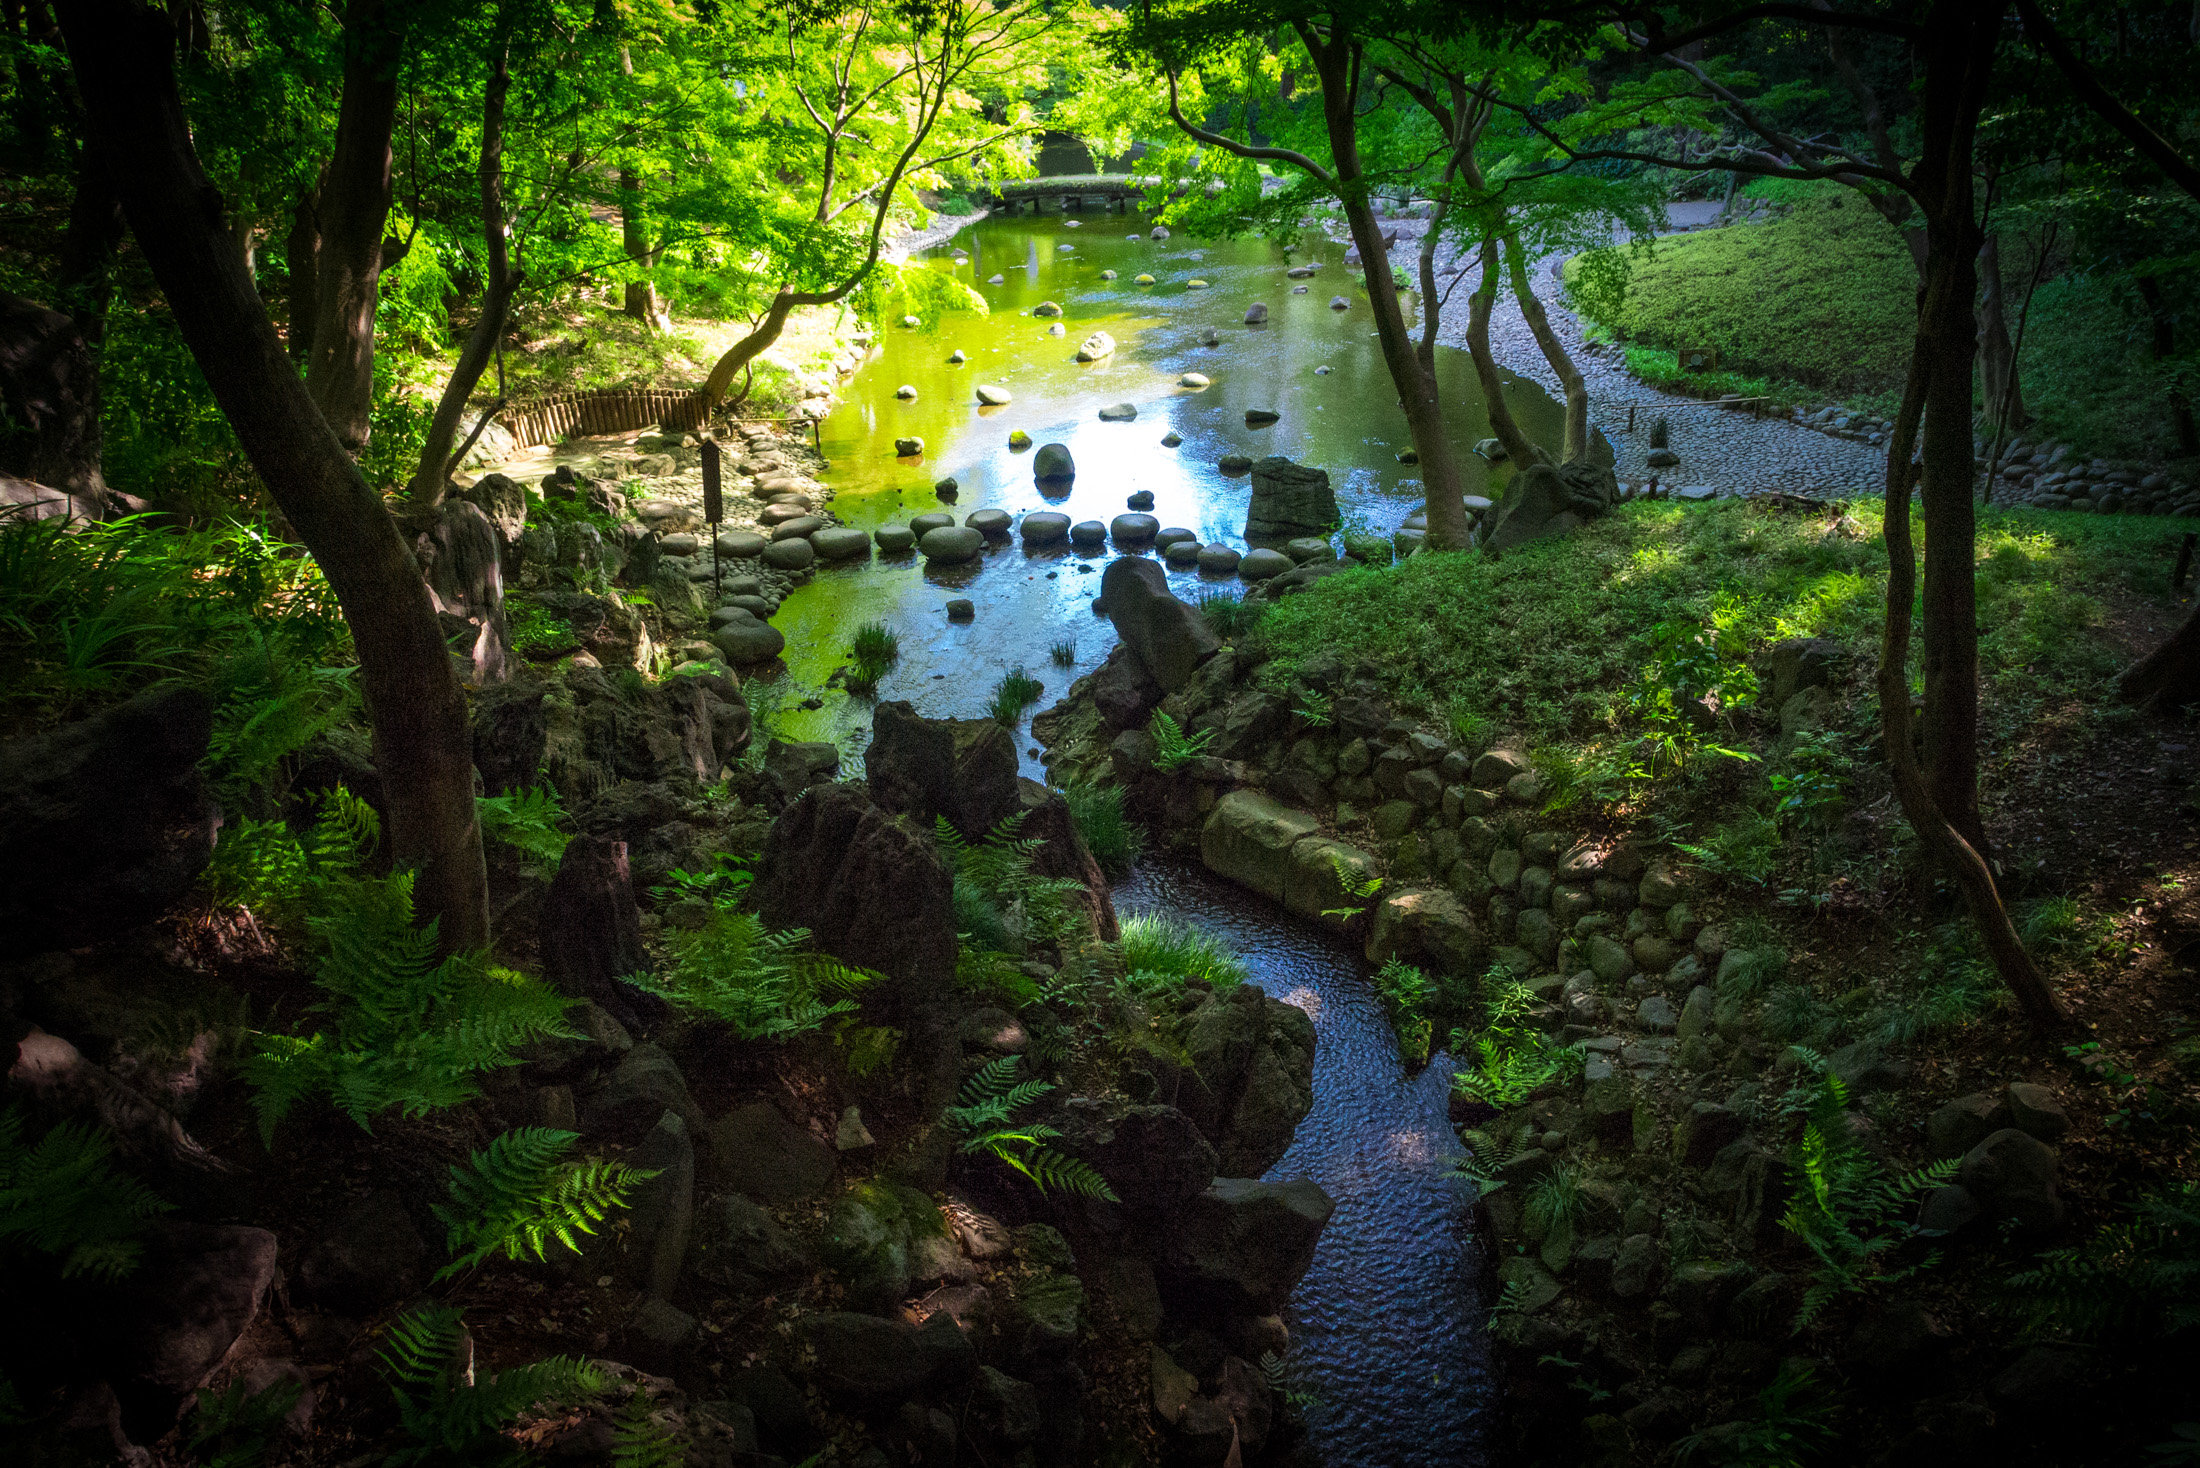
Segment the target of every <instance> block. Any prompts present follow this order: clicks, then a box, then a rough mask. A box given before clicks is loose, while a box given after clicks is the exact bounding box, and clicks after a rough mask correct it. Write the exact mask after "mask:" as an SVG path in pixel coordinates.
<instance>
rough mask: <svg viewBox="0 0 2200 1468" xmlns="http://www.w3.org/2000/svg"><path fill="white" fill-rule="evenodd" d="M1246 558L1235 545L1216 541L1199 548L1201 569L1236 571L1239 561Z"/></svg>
mask: <svg viewBox="0 0 2200 1468" xmlns="http://www.w3.org/2000/svg"><path fill="white" fill-rule="evenodd" d="M1244 559H1245V558H1244V557H1243V556H1241V555H1239V554H1238V553H1237V550H1236V548H1235V547H1233V546H1227V545H1224V544H1223V543H1222V542H1221V541H1219V540H1218V541H1216V542H1214V543H1213V544H1211V545H1203V546H1201V547H1200V548H1199V569H1200V570H1202V571H1235V570H1236V569H1237V568H1238V562H1240V561H1242V560H1244Z"/></svg>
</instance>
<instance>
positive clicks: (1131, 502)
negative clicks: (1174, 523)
mask: <svg viewBox="0 0 2200 1468" xmlns="http://www.w3.org/2000/svg"><path fill="white" fill-rule="evenodd" d="M1123 508H1124V509H1126V510H1150V509H1152V508H1153V491H1152V490H1150V489H1137V490H1132V491H1131V493H1130V497H1129V498H1127V499H1125V500H1124V501H1123Z"/></svg>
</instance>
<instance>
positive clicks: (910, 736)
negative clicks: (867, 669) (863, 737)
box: [863, 701, 1018, 841]
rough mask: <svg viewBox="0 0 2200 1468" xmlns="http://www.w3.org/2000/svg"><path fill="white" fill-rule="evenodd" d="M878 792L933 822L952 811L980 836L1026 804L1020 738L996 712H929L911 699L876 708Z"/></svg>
mask: <svg viewBox="0 0 2200 1468" xmlns="http://www.w3.org/2000/svg"><path fill="white" fill-rule="evenodd" d="M863 763H864V770H865V772H866V775H867V778H868V779H869V782H870V789H871V799H872V801H873V802H875V803H876V804H877V805H878V807H879V808H880V809H881V810H884V811H889V812H893V813H896V814H906V815H909V816H910V817H912V818H914V819H915V820H916V821H917V822H918V823H919V824H920V825H922V826H924V827H926V828H929V827H930V826H931V824H932V820H933V818H934V817H935V816H945V817H946V818H947V823H948V824H949V825H951V826H953V827H954V828H955V829H956V830H957V831H958V832H960V833H961V834H962V835H963V837H964V838H965V839H967V840H972V841H976V840H979V839H980V838H982V837H983V836H984V835H985V834H986V832H988V831H990V830H992V829H993V828H994V827H995V826H997V825H999V824H1000V823H1001V821H1002V820H1004V819H1006V818H1007V817H1008V816H1011V815H1013V814H1015V812H1016V810H1017V808H1018V794H1017V788H1016V778H1017V777H1016V740H1015V737H1014V736H1013V735H1012V734H1010V733H1009V731H1008V730H1006V729H1004V728H1002V727H1001V726H1000V725H999V724H998V723H996V722H994V721H993V720H992V719H927V718H923V717H921V716H919V715H918V713H917V711H916V709H915V707H914V706H912V705H911V704H909V703H907V702H903V701H894V702H888V703H882V704H880V705H879V706H878V707H877V709H876V710H874V711H873V712H872V715H871V746H870V749H869V751H868V752H867V753H866V754H865V755H864V761H863Z"/></svg>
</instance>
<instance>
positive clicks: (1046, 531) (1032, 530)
mask: <svg viewBox="0 0 2200 1468" xmlns="http://www.w3.org/2000/svg"><path fill="white" fill-rule="evenodd" d="M1018 529H1019V531H1020V532H1021V533H1022V535H1023V539H1024V544H1025V545H1059V544H1061V543H1062V542H1063V541H1065V540H1067V539H1069V516H1067V515H1058V514H1055V513H1054V512H1053V511H1052V510H1042V511H1040V512H1039V513H1038V514H1036V515H1026V516H1024V523H1023V524H1022V525H1021V526H1019V527H1018Z"/></svg>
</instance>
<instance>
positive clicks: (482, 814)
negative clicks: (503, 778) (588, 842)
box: [474, 786, 573, 871]
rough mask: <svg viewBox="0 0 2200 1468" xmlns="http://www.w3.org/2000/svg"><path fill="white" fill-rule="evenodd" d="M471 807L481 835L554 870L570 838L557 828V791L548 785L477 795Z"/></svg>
mask: <svg viewBox="0 0 2200 1468" xmlns="http://www.w3.org/2000/svg"><path fill="white" fill-rule="evenodd" d="M474 811H475V813H476V814H477V815H478V816H479V818H480V820H481V834H482V835H483V836H485V837H488V838H489V839H491V840H494V841H501V842H503V843H504V844H505V845H507V846H509V847H512V848H513V849H514V850H516V851H518V852H519V853H520V854H521V855H522V856H524V857H526V858H527V859H528V860H529V861H530V862H533V863H534V864H535V865H536V866H537V867H538V868H545V869H548V870H550V871H555V870H556V869H557V865H558V859H559V858H560V857H562V856H564V855H565V847H566V843H567V842H569V841H571V840H572V839H573V837H572V836H571V834H569V833H568V832H565V831H561V830H559V829H558V825H559V823H560V822H561V821H563V820H564V819H565V807H564V806H563V805H561V804H560V803H559V801H558V792H557V791H556V790H554V789H551V788H550V787H548V786H543V787H541V788H539V789H530V790H516V791H514V792H512V793H511V794H510V795H484V796H480V797H478V798H477V799H476V800H475V801H474Z"/></svg>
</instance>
